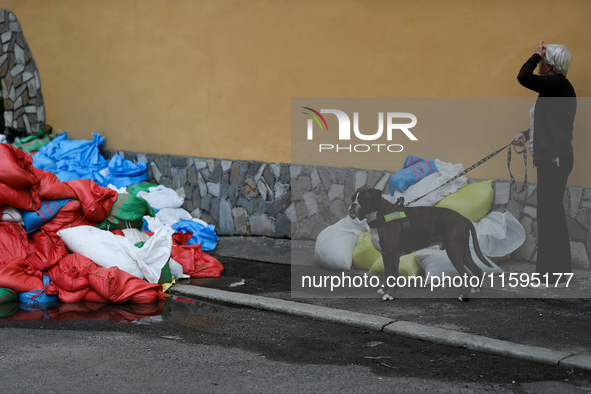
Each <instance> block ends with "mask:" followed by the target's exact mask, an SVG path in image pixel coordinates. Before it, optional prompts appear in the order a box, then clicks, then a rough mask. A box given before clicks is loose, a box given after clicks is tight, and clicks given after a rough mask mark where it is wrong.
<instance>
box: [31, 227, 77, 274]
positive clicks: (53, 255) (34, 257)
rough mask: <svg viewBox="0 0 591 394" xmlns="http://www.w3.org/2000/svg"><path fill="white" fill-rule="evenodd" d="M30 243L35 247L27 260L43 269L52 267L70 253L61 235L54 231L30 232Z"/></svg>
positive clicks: (37, 267) (35, 266)
mask: <svg viewBox="0 0 591 394" xmlns="http://www.w3.org/2000/svg"><path fill="white" fill-rule="evenodd" d="M29 245H31V246H32V247H33V249H34V252H33V253H32V254H31V255H30V256H29V257H27V261H28V262H29V263H31V265H32V266H33V267H34V268H36V269H38V270H41V271H46V270H48V269H50V268H51V267H53V266H55V265H56V264H57V263H58V262H59V261H60V260H61V259H63V258H64V257H65V256H67V255H68V249H67V248H66V245H65V244H64V242H63V241H62V239H61V238H60V236H59V235H57V234H56V233H53V232H44V231H35V232H33V233H31V234H29ZM50 277H51V276H50ZM52 279H53V278H52Z"/></svg>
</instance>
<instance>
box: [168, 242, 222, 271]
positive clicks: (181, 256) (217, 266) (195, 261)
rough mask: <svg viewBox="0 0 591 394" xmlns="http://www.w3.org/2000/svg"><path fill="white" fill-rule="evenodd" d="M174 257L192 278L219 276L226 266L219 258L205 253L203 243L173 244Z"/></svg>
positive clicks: (172, 254)
mask: <svg viewBox="0 0 591 394" xmlns="http://www.w3.org/2000/svg"><path fill="white" fill-rule="evenodd" d="M170 257H172V259H173V260H174V261H176V262H177V263H179V264H181V265H182V266H183V273H184V274H186V275H189V276H190V277H191V278H219V277H220V275H221V274H222V271H223V270H224V266H223V265H222V263H220V262H219V260H218V259H216V258H215V257H212V256H210V255H208V254H207V253H205V252H204V251H203V250H202V249H201V245H181V246H175V245H173V247H172V250H171V255H170Z"/></svg>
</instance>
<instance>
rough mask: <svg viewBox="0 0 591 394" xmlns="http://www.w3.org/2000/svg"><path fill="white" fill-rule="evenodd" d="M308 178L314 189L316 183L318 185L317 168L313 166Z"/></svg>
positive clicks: (319, 181)
mask: <svg viewBox="0 0 591 394" xmlns="http://www.w3.org/2000/svg"><path fill="white" fill-rule="evenodd" d="M310 180H311V182H312V189H316V187H317V186H318V185H320V183H321V180H320V175H318V169H316V168H314V169H313V170H312V172H311V173H310Z"/></svg>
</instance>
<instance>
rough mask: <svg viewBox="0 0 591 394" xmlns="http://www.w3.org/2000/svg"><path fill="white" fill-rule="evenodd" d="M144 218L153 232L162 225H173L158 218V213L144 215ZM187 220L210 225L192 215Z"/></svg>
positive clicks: (149, 229) (205, 225)
mask: <svg viewBox="0 0 591 394" xmlns="http://www.w3.org/2000/svg"><path fill="white" fill-rule="evenodd" d="M143 219H144V223H145V225H146V226H147V229H148V231H152V232H154V231H156V230H157V229H159V228H160V227H171V226H172V224H165V223H162V221H161V220H160V219H159V218H158V214H156V217H151V216H144V217H143ZM182 219H184V218H182ZM187 220H191V221H192V222H195V223H199V224H201V225H203V226H204V227H207V226H209V224H208V223H207V222H205V221H203V220H201V219H197V218H194V217H192V216H191V217H190V218H189V219H187ZM177 221H178V219H177V220H176V221H175V222H174V223H176V222H177ZM174 223H173V224H174Z"/></svg>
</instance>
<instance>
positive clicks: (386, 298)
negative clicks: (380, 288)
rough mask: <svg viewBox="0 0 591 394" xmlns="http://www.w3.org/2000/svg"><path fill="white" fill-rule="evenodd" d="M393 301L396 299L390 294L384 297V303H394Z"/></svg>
mask: <svg viewBox="0 0 591 394" xmlns="http://www.w3.org/2000/svg"><path fill="white" fill-rule="evenodd" d="M393 299H394V297H392V296H391V295H390V294H388V293H386V294H384V296H383V297H382V301H392V300H393Z"/></svg>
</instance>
